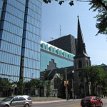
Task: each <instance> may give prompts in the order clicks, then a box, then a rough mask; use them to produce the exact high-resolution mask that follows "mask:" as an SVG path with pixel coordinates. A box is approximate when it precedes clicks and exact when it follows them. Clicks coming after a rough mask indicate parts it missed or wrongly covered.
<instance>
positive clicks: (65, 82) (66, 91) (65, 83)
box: [64, 68, 68, 100]
mask: <svg viewBox="0 0 107 107" xmlns="http://www.w3.org/2000/svg"><path fill="white" fill-rule="evenodd" d="M64 85H65V94H66V100H68V80H67V69H66V68H65V81H64Z"/></svg>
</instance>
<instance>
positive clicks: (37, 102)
mask: <svg viewBox="0 0 107 107" xmlns="http://www.w3.org/2000/svg"><path fill="white" fill-rule="evenodd" d="M64 101H66V100H55V101H33V102H32V104H44V103H56V102H64Z"/></svg>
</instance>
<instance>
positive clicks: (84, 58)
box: [74, 17, 91, 70]
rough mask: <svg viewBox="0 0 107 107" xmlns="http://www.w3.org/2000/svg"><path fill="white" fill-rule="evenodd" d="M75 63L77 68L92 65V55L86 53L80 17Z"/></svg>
mask: <svg viewBox="0 0 107 107" xmlns="http://www.w3.org/2000/svg"><path fill="white" fill-rule="evenodd" d="M74 65H75V69H76V70H78V69H82V68H84V67H87V66H90V65H91V61H90V57H89V56H88V55H87V53H86V49H85V43H84V40H83V34H82V30H81V26H80V21H79V17H78V24H77V39H76V55H75V57H74Z"/></svg>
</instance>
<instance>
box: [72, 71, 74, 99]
mask: <svg viewBox="0 0 107 107" xmlns="http://www.w3.org/2000/svg"><path fill="white" fill-rule="evenodd" d="M73 74H74V70H73V71H72V98H73V99H74V80H73Z"/></svg>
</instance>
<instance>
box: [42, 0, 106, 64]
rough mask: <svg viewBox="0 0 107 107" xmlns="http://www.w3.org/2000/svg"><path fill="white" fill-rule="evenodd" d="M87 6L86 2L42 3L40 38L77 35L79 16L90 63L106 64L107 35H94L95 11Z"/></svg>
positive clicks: (47, 39) (50, 38) (45, 39)
mask: <svg viewBox="0 0 107 107" xmlns="http://www.w3.org/2000/svg"><path fill="white" fill-rule="evenodd" d="M89 8H90V6H89V5H88V3H86V2H75V5H74V6H72V7H71V6H69V4H68V2H65V3H64V4H62V5H61V6H60V5H59V4H58V3H57V2H54V1H53V2H52V3H51V4H43V8H42V38H41V39H42V40H43V41H45V42H47V41H50V40H52V39H53V38H54V39H56V38H59V37H60V36H64V35H67V34H72V35H73V36H74V37H77V16H79V19H80V25H81V29H82V33H83V38H84V41H85V45H86V50H87V54H88V55H89V56H90V59H91V63H92V65H99V64H102V63H104V64H107V36H105V35H101V34H99V35H98V36H95V35H96V33H97V31H98V30H97V28H96V27H95V25H96V18H94V17H95V16H96V14H97V12H93V11H92V10H89ZM60 26H61V27H60ZM60 28H61V35H60Z"/></svg>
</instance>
